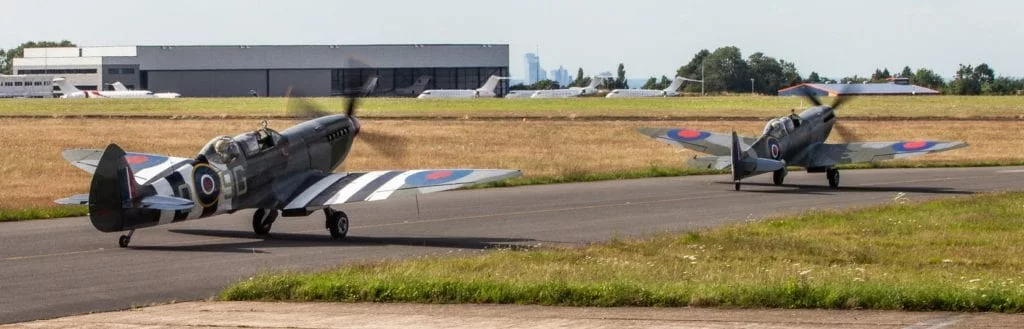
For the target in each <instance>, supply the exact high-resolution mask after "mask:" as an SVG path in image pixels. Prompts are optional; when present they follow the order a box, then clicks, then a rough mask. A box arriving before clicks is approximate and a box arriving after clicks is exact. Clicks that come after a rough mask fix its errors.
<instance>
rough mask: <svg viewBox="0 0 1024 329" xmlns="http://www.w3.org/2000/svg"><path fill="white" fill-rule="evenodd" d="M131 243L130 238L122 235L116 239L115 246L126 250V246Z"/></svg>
mask: <svg viewBox="0 0 1024 329" xmlns="http://www.w3.org/2000/svg"><path fill="white" fill-rule="evenodd" d="M131 242H132V238H130V237H128V236H127V235H122V236H121V237H120V238H118V239H117V245H118V246H121V248H128V244H129V243H131Z"/></svg>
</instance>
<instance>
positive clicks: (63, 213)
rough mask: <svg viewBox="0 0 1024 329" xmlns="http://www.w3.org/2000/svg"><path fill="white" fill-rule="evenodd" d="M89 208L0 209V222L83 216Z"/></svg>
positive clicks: (41, 207) (42, 207)
mask: <svg viewBox="0 0 1024 329" xmlns="http://www.w3.org/2000/svg"><path fill="white" fill-rule="evenodd" d="M88 213H89V208H87V207H85V206H57V205H55V206H49V207H47V206H40V207H31V208H21V209H0V222H13V221H21V220H29V219H49V218H63V217H74V216H85V215H87V214H88Z"/></svg>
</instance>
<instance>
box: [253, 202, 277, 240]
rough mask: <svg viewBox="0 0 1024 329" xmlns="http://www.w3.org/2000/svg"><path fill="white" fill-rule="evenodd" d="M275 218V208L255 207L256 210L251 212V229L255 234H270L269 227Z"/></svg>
mask: <svg viewBox="0 0 1024 329" xmlns="http://www.w3.org/2000/svg"><path fill="white" fill-rule="evenodd" d="M275 220H277V210H274V209H270V210H267V209H263V208H260V209H256V212H255V213H253V214H252V231H253V232H255V233H256V234H257V235H267V234H270V227H271V226H273V225H274V221H275Z"/></svg>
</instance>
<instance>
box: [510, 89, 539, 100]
mask: <svg viewBox="0 0 1024 329" xmlns="http://www.w3.org/2000/svg"><path fill="white" fill-rule="evenodd" d="M535 92H537V90H509V91H508V94H505V98H530V97H531V96H533V93H535Z"/></svg>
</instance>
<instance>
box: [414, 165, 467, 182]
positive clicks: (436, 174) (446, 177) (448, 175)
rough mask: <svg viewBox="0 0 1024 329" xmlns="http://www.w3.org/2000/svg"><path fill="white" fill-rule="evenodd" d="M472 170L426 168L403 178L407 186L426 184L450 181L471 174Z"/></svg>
mask: <svg viewBox="0 0 1024 329" xmlns="http://www.w3.org/2000/svg"><path fill="white" fill-rule="evenodd" d="M472 173H473V171H472V170H465V169H459V170H426V171H421V172H418V173H415V174H412V175H409V177H406V178H405V185H407V186H428V185H440V184H445V183H450V182H453V181H455V180H458V179H460V178H463V177H466V176H469V174H472Z"/></svg>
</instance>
